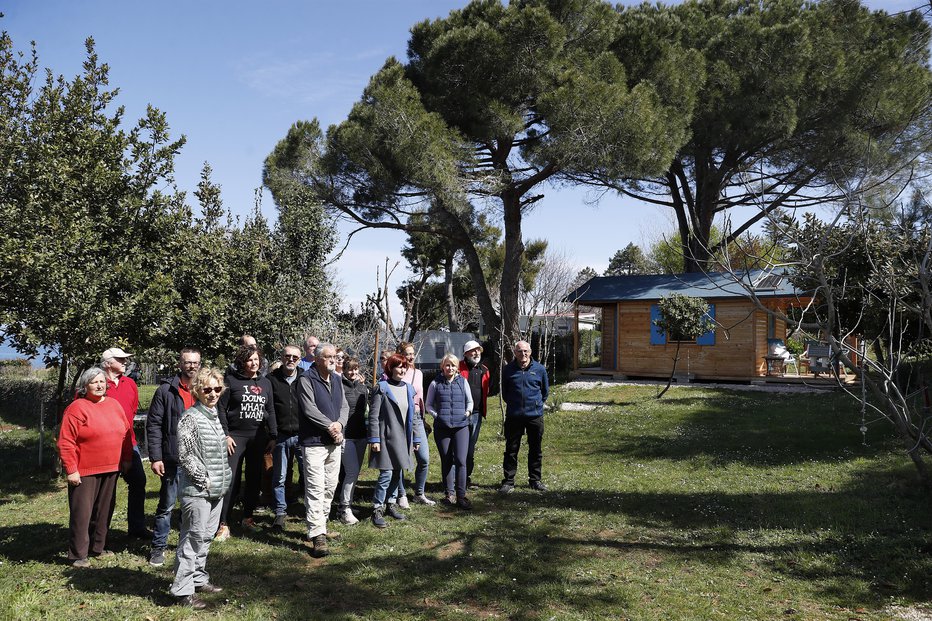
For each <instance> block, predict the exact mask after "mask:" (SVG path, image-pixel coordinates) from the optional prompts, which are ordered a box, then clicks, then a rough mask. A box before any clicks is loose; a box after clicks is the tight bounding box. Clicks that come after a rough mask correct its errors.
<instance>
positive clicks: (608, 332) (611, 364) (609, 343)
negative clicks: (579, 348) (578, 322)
mask: <svg viewBox="0 0 932 621" xmlns="http://www.w3.org/2000/svg"><path fill="white" fill-rule="evenodd" d="M602 368H603V369H605V370H606V371H614V370H615V305H614V304H612V305H610V306H603V307H602Z"/></svg>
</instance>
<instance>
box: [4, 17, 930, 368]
mask: <svg viewBox="0 0 932 621" xmlns="http://www.w3.org/2000/svg"><path fill="white" fill-rule="evenodd" d="M919 3H920V0H890V1H887V2H881V1H873V2H869V3H868V4H869V5H870V6H872V7H873V8H883V9H885V10H888V11H891V12H895V11H898V10H904V9H907V8H911V7H912V6H915V5H917V4H919ZM466 4H467V2H465V1H459V0H457V1H455V0H392V1H387V0H378V1H375V0H343V1H341V2H323V1H317V2H313V1H307V0H303V1H302V0H269V1H268V2H265V3H257V2H243V1H241V0H225V1H223V2H221V1H219V0H196V1H191V0H163V1H161V2H127V1H126V0H81V1H80V2H76V1H74V0H28V1H27V0H0V12H3V13H4V15H5V17H4V18H2V19H0V29H2V30H6V31H7V32H8V33H9V34H10V36H11V37H12V39H13V43H14V45H15V47H16V48H17V49H19V50H22V51H27V50H28V46H29V42H30V41H35V42H36V47H37V51H38V55H39V61H40V63H41V65H42V66H44V67H48V68H50V69H51V70H52V71H53V72H54V73H55V74H63V75H64V76H65V77H66V78H71V77H73V76H74V75H76V74H77V73H79V72H80V70H81V63H82V62H83V60H84V57H85V54H84V41H85V39H86V38H87V37H93V38H94V40H95V42H96V51H97V54H98V57H99V59H100V61H101V62H105V63H107V64H108V65H109V66H110V84H111V87H118V88H119V89H120V94H119V96H118V98H117V103H118V104H120V105H123V106H124V107H125V108H126V115H125V117H124V119H125V122H126V123H127V128H128V127H129V126H131V124H133V123H134V122H135V120H136V119H139V118H140V117H142V116H143V115H144V113H145V109H146V105H148V104H151V105H153V106H155V107H156V108H159V109H160V110H162V111H164V112H165V113H166V114H167V118H168V122H169V124H170V126H171V128H172V134H173V136H178V135H182V134H183V135H184V136H186V138H187V144H186V145H185V147H184V148H183V150H182V152H181V154H180V156H179V157H178V158H177V160H176V165H175V177H176V182H177V184H178V186H179V188H180V189H182V190H184V191H186V192H188V196H189V202H190V203H191V204H192V205H196V200H195V199H194V197H193V195H192V192H193V191H194V190H195V189H196V186H197V182H198V179H199V175H200V171H201V168H202V166H203V164H204V162H205V161H206V162H208V163H209V164H210V165H211V167H212V168H213V180H214V182H216V183H218V184H219V185H220V186H221V187H222V191H223V200H224V204H225V205H226V206H227V207H228V208H229V209H231V210H232V211H233V212H234V213H236V214H242V215H245V214H247V213H248V212H250V211H251V209H252V207H253V204H254V200H255V198H254V197H255V191H256V189H257V188H259V187H260V186H261V174H262V163H263V161H264V159H265V157H266V156H267V155H268V154H269V153H270V152H271V150H272V149H273V148H274V146H275V144H276V143H277V142H278V141H279V140H281V139H282V138H283V137H284V136H285V134H286V133H287V131H288V128H289V127H290V126H291V125H292V124H293V123H294V122H296V121H298V120H309V119H311V118H317V119H318V120H319V121H320V123H321V125H322V126H323V127H327V126H329V125H331V124H336V123H339V122H340V121H342V120H343V119H345V118H346V115H347V114H348V113H349V111H350V108H351V107H352V105H353V104H354V103H355V102H356V101H357V100H358V98H359V96H360V95H361V93H362V90H363V88H365V86H366V84H367V83H368V80H369V78H370V76H371V75H372V74H374V73H375V72H376V71H378V69H379V68H380V67H381V66H382V64H383V63H384V62H385V60H386V59H387V58H388V57H389V56H395V57H396V58H398V59H401V60H404V59H405V52H406V46H407V40H408V35H409V29H410V27H411V26H412V25H414V24H415V23H417V22H419V21H422V20H424V19H436V18H439V17H444V16H446V15H447V14H448V13H449V11H450V10H452V9H455V8H461V7H463V6H465V5H466ZM544 193H545V198H544V199H543V200H542V201H540V203H538V206H537V207H535V209H534V211H533V212H532V213H531V214H530V215H529V216H528V217H527V218H526V220H525V223H524V226H523V230H524V234H525V237H526V238H528V239H531V238H544V239H547V240H549V242H550V248H552V249H553V250H555V251H557V252H561V253H563V254H564V255H565V256H567V257H568V258H569V259H570V260H571V261H572V262H573V263H575V265H576V266H577V268H578V269H582V268H583V267H586V266H589V267H592V268H594V269H596V270H597V271H599V272H601V271H602V270H604V269H605V268H606V267H607V265H608V261H609V259H610V258H611V256H612V255H613V254H614V253H615V251H616V250H619V249H621V248H624V247H625V246H626V245H627V244H628V243H629V242H634V243H636V244H640V245H642V247H645V246H647V245H649V243H650V242H651V241H654V240H657V239H659V238H661V237H662V236H663V235H664V234H667V233H668V232H670V231H672V230H675V224H674V220H673V217H672V212H671V211H668V210H664V209H662V208H659V207H654V206H649V205H644V204H640V203H636V202H635V201H632V200H621V199H619V198H618V197H617V196H614V195H603V196H601V199H600V200H599V201H598V204H597V205H592V204H590V203H591V202H592V201H593V200H594V199H596V198H598V196H597V195H595V194H592V193H587V192H584V191H578V190H567V189H560V188H552V187H551V188H546V187H545V188H544ZM262 200H263V202H262V209H263V212H264V213H265V214H266V215H267V216H269V217H270V218H274V214H275V210H274V206H273V203H272V200H271V197H270V196H269V195H268V193H267V192H265V193H264V195H263V199H262ZM404 241H405V237H404V235H403V234H402V233H398V232H392V231H386V230H380V231H366V232H363V233H360V234H357V235H356V236H355V237H354V238H353V240H352V242H351V243H350V246H349V248H348V249H347V251H346V252H345V253H344V254H343V256H342V258H341V259H340V261H339V262H338V263H337V264H336V265H335V271H336V275H337V277H338V279H339V280H340V281H341V282H342V287H341V290H342V292H343V298H344V300H343V301H344V304H343V306H344V307H346V306H347V305H349V304H358V303H359V302H360V301H362V300H364V299H365V296H366V294H367V293H370V292H373V291H374V290H375V287H376V284H377V282H376V267H377V266H383V265H384V264H385V260H386V258H388V259H389V262H390V264H394V262H395V261H399V260H401V257H400V253H399V250H400V248H401V246H402V245H403V244H404ZM341 245H342V244H341ZM403 263H404V262H403V261H402V265H403ZM403 278H404V274H403V273H402V272H401V268H399V270H398V271H396V275H395V276H394V278H393V279H392V281H391V282H390V286H391V289H392V291H394V288H395V287H397V285H398V284H400V283H401V281H402V280H403ZM396 316H398V317H400V316H401V315H400V313H396ZM0 355H2V351H0Z"/></svg>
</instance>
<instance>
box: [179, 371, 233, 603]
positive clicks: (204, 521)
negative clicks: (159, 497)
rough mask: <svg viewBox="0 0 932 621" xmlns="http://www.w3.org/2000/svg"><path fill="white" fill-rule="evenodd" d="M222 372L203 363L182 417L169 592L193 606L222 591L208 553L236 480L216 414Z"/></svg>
mask: <svg viewBox="0 0 932 621" xmlns="http://www.w3.org/2000/svg"><path fill="white" fill-rule="evenodd" d="M223 390H224V384H223V374H222V373H221V372H220V371H219V370H217V369H213V368H204V369H201V370H200V371H199V372H198V374H197V376H196V377H195V378H194V382H193V384H192V392H193V393H194V396H195V397H196V398H197V401H198V402H197V403H196V404H194V407H192V408H189V409H187V410H186V411H185V413H184V414H183V415H182V416H181V421H180V422H179V423H178V466H179V468H178V475H179V480H178V489H179V492H178V496H179V497H180V499H181V535H180V537H179V539H178V549H177V551H176V553H175V581H174V582H173V583H172V586H171V594H172V595H174V596H175V597H177V598H178V600H179V603H180V604H182V605H185V606H190V607H192V608H195V609H198V610H199V609H202V608H206V607H207V604H206V603H205V602H204V601H203V600H201V599H200V598H199V597H198V596H197V595H196V594H197V593H219V592H220V591H222V590H223V589H221V588H220V587H218V586H215V585H213V584H211V582H210V576H209V575H208V574H207V569H206V566H207V553H208V552H209V551H210V542H211V540H212V539H213V536H214V533H216V532H217V527H218V525H219V524H220V511H221V508H222V507H223V495H224V494H225V493H226V492H227V490H228V489H229V487H230V485H231V483H232V482H233V472H232V471H231V470H230V464H229V460H228V459H227V442H226V433H224V431H223V426H222V425H221V424H220V420H219V418H218V414H217V402H218V401H219V400H220V395H221V394H222V393H223Z"/></svg>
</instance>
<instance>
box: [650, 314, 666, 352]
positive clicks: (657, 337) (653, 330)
mask: <svg viewBox="0 0 932 621" xmlns="http://www.w3.org/2000/svg"><path fill="white" fill-rule="evenodd" d="M656 319H660V306H658V305H657V304H651V305H650V344H651V345H666V344H667V335H666V334H664V331H663V330H661V329H660V328H659V327H657V325H656V324H655V323H654V320H656Z"/></svg>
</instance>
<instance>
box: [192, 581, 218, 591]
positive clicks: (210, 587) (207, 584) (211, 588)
mask: <svg viewBox="0 0 932 621" xmlns="http://www.w3.org/2000/svg"><path fill="white" fill-rule="evenodd" d="M194 590H195V591H197V592H198V593H222V592H223V587H218V586H217V585H216V584H211V583H210V582H205V583H204V584H202V585H201V586H196V587H194Z"/></svg>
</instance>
